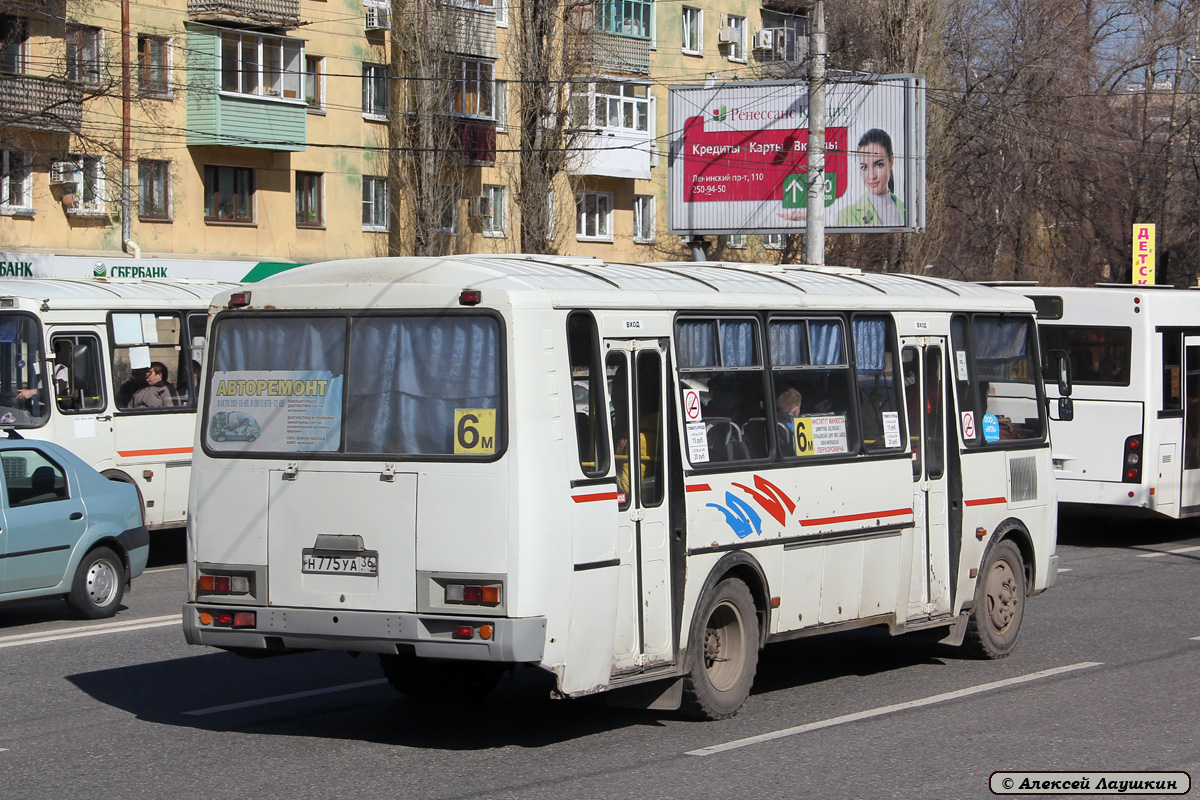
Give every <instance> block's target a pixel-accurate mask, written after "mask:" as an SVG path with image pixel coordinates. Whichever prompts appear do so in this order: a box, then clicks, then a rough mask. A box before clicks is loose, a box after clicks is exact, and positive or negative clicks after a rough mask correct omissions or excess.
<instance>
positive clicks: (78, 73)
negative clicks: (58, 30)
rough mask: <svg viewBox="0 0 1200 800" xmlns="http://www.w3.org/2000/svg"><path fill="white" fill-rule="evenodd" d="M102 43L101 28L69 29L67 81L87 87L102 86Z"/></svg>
mask: <svg viewBox="0 0 1200 800" xmlns="http://www.w3.org/2000/svg"><path fill="white" fill-rule="evenodd" d="M100 41H101V40H100V29H99V28H82V27H73V28H70V29H68V31H67V35H66V44H67V80H69V81H75V82H76V83H82V84H84V85H86V86H99V85H100V54H101V52H102V51H101V48H100Z"/></svg>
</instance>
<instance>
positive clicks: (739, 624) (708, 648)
mask: <svg viewBox="0 0 1200 800" xmlns="http://www.w3.org/2000/svg"><path fill="white" fill-rule="evenodd" d="M695 619H696V621H695V622H694V623H693V625H692V633H691V638H690V640H689V643H688V671H687V674H686V675H685V676H684V679H683V705H682V710H683V712H684V713H685V714H687V715H689V716H691V717H695V718H697V719H708V720H716V719H727V718H729V717H732V716H733V715H734V714H736V713H737V712H738V709H740V708H741V707H742V703H744V702H746V698H747V697H749V696H750V687H751V686H752V685H753V684H754V671H755V670H756V669H757V668H758V638H759V637H758V616H757V614H756V612H755V608H754V598H753V597H751V596H750V590H749V589H748V588H746V584H745V583H743V582H742V581H740V580H738V579H737V578H727V579H726V580H723V581H721V582H720V583H719V584H717V586H716V587H715V588H714V589H713V590H712V592H711V593H710V594H709V595H708V597H707V598H705V599H704V600H703V602H702V603H701V605H700V607H699V613H697V615H696V618H695Z"/></svg>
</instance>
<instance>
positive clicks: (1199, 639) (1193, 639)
mask: <svg viewBox="0 0 1200 800" xmlns="http://www.w3.org/2000/svg"><path fill="white" fill-rule="evenodd" d="M1192 641H1193V642H1200V636H1193V637H1192Z"/></svg>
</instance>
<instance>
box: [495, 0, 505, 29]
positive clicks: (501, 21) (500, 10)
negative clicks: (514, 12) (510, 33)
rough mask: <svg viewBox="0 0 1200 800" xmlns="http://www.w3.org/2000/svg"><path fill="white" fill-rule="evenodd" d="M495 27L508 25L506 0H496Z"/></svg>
mask: <svg viewBox="0 0 1200 800" xmlns="http://www.w3.org/2000/svg"><path fill="white" fill-rule="evenodd" d="M496 27H497V28H507V27H508V0H496Z"/></svg>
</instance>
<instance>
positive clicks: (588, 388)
mask: <svg viewBox="0 0 1200 800" xmlns="http://www.w3.org/2000/svg"><path fill="white" fill-rule="evenodd" d="M567 356H568V358H569V359H570V362H571V394H572V397H573V400H574V403H573V404H574V410H575V433H576V440H577V444H578V447H579V467H580V469H582V470H583V474H584V475H587V476H588V477H589V478H595V477H600V476H603V475H606V474H608V425H607V420H606V417H607V416H608V415H607V414H605V413H604V409H605V402H604V370H603V369H602V368H601V366H600V339H599V336H598V335H597V332H596V320H595V319H594V318H593V317H592V315H591V314H588V313H586V312H581V311H575V312H572V313H571V314H569V315H568V316H567Z"/></svg>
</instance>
